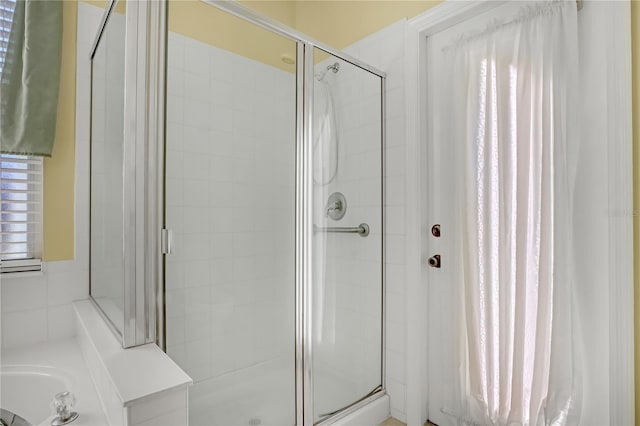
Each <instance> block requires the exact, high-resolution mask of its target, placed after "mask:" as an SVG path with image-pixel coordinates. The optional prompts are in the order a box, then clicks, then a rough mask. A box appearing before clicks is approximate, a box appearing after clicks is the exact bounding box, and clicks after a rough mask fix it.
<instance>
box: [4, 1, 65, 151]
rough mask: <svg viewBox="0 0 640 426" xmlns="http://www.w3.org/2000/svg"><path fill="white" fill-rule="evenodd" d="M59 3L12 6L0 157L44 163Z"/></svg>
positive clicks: (56, 78)
mask: <svg viewBox="0 0 640 426" xmlns="http://www.w3.org/2000/svg"><path fill="white" fill-rule="evenodd" d="M61 51H62V1H59V0H48V1H41V0H18V1H17V2H16V7H15V11H14V14H13V23H12V25H11V33H10V35H9V43H8V47H7V53H6V56H5V64H4V68H3V71H2V76H1V77H0V152H1V153H4V154H23V155H38V156H46V157H50V156H51V152H52V150H53V141H54V138H55V131H56V115H57V108H58V87H59V84H60V61H61Z"/></svg>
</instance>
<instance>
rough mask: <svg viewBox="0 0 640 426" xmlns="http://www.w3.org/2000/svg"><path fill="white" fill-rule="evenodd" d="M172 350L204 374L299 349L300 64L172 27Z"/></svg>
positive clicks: (191, 370) (198, 376) (197, 376)
mask: <svg viewBox="0 0 640 426" xmlns="http://www.w3.org/2000/svg"><path fill="white" fill-rule="evenodd" d="M167 78H168V80H167V91H168V99H167V148H166V149H167V150H166V175H167V176H166V179H167V182H166V214H167V218H166V221H167V227H168V228H170V229H172V230H173V232H174V236H175V248H174V252H173V254H171V255H169V256H167V266H166V273H167V275H166V283H165V285H166V315H167V318H166V339H167V352H168V354H169V355H170V356H171V357H172V358H173V359H174V360H175V361H176V362H178V364H180V365H181V366H182V367H183V368H184V369H185V370H186V372H187V373H188V374H189V375H190V376H191V377H192V378H193V379H194V381H195V382H201V381H203V380H206V379H209V378H214V377H217V376H220V375H222V374H225V373H229V372H232V371H235V370H240V369H243V368H246V367H249V366H252V365H255V364H258V363H260V362H265V361H268V360H273V359H275V358H278V357H279V356H281V355H282V356H284V357H288V359H292V358H291V357H292V354H293V335H294V334H293V333H294V328H293V320H294V314H293V312H294V311H293V309H294V300H293V297H294V293H293V290H294V285H293V278H294V275H293V265H294V263H293V262H294V227H293V226H291V224H292V223H294V213H295V211H294V206H295V204H294V200H295V199H294V195H295V194H294V191H295V187H294V177H295V176H294V173H295V150H294V148H295V74H293V73H288V72H285V71H282V70H279V69H275V68H273V67H270V66H267V65H264V64H262V63H260V62H256V61H253V60H250V59H247V58H245V57H242V56H239V55H235V54H232V53H229V52H227V51H224V50H221V49H218V48H216V47H213V46H211V45H208V44H205V43H201V42H199V41H196V40H193V39H190V38H187V37H184V36H181V35H178V34H175V33H172V32H170V33H169V52H168V77H167Z"/></svg>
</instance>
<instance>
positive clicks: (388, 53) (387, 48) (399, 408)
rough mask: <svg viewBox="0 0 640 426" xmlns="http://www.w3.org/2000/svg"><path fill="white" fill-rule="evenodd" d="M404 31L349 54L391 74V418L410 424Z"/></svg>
mask: <svg viewBox="0 0 640 426" xmlns="http://www.w3.org/2000/svg"><path fill="white" fill-rule="evenodd" d="M405 31H406V20H402V21H399V22H397V23H395V24H393V25H390V26H389V27H387V28H384V29H382V30H380V31H378V32H376V33H374V34H372V35H370V36H368V37H366V38H364V39H362V40H360V41H358V42H357V43H355V44H353V45H351V46H349V47H347V48H346V49H344V51H345V52H347V53H349V54H351V55H352V56H354V57H356V58H358V59H360V60H362V61H365V62H367V63H369V64H371V65H373V66H375V67H377V68H379V69H381V70H383V71H385V72H386V73H387V81H386V92H385V95H386V104H385V108H386V149H385V152H384V155H385V189H386V191H385V196H386V203H385V208H386V210H385V213H386V215H385V238H386V244H385V255H386V264H385V267H386V302H387V305H386V328H387V334H386V346H385V354H386V386H387V392H388V394H389V396H390V398H391V415H392V416H393V417H395V418H397V419H400V420H402V421H406V411H405V397H406V372H405V371H406V368H405V364H406V363H405V352H406V351H405V345H406V338H407V337H406V316H405V305H406V304H405V299H404V298H405V277H406V273H405V235H406V233H407V229H406V228H405V164H406V159H405V155H406V154H405V153H406V151H405V118H406V112H405V111H406V109H405V94H404V90H405V85H404V82H405V76H404V72H405V66H404V61H405Z"/></svg>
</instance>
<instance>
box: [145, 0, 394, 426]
mask: <svg viewBox="0 0 640 426" xmlns="http://www.w3.org/2000/svg"><path fill="white" fill-rule="evenodd" d="M202 1H203V2H205V3H208V4H209V5H210V6H212V7H215V8H217V9H220V10H222V11H224V12H227V13H229V14H231V15H234V16H236V17H238V18H240V19H242V20H244V21H247V22H249V23H252V24H254V25H257V26H258V27H261V28H264V29H266V30H268V31H271V32H273V33H275V34H278V35H280V36H282V37H284V38H287V39H289V40H292V41H295V42H296V52H297V58H296V59H297V61H296V153H295V156H296V165H295V169H296V170H295V187H296V195H295V199H296V201H295V218H296V219H295V248H296V250H295V298H294V300H295V302H296V306H295V382H296V384H295V386H296V390H295V393H296V402H295V407H296V408H295V411H296V412H295V416H296V425H300V426H302V425H305V426H307V425H308V426H311V425H314V413H313V406H314V400H313V354H312V351H311V348H312V343H313V342H312V340H313V335H312V330H313V329H312V308H313V300H312V284H313V280H312V250H311V247H312V239H313V217H312V208H313V205H312V201H313V196H312V195H313V191H312V190H313V178H312V172H313V170H312V167H313V162H312V161H313V155H312V148H311V147H312V146H313V143H312V122H313V121H312V120H313V111H312V108H313V97H312V95H313V87H314V84H313V78H314V49H319V50H321V51H323V52H325V53H328V54H330V55H332V56H334V57H336V58H338V59H340V60H343V61H345V62H347V63H350V64H352V65H354V66H356V67H358V68H360V69H362V70H363V71H367V72H369V73H371V74H374V75H376V76H377V77H379V78H380V97H381V98H380V102H381V108H380V117H381V130H380V131H381V135H380V141H381V142H380V150H381V164H380V168H381V173H380V191H381V192H380V195H381V196H380V213H381V220H380V226H381V228H380V235H381V243H380V245H381V247H380V249H381V250H380V253H381V259H380V262H381V267H380V274H381V276H380V280H381V290H380V291H381V292H382V306H381V311H382V312H381V323H380V330H381V346H380V352H381V366H380V367H381V370H380V383H381V385H382V388H381V389H380V390H379V391H378V392H376V393H374V394H373V395H370V396H368V397H366V398H363V399H361V400H358V401H355V402H354V403H352V404H351V405H349V406H347V407H345V408H343V409H342V410H341V411H340V412H338V413H336V414H335V415H333V416H331V417H329V418H327V419H325V420H323V421H321V422H318V423H317V425H328V424H331V423H333V422H335V421H337V420H339V419H341V418H343V417H345V416H347V415H349V414H351V413H353V412H355V411H357V410H358V409H360V408H361V407H363V406H365V405H367V404H369V403H371V402H373V401H374V400H377V399H378V398H381V397H383V396H385V395H386V383H385V378H386V374H385V345H386V327H385V319H386V301H385V291H386V278H385V258H386V256H385V249H384V242H385V234H384V230H385V226H384V221H385V212H384V205H385V198H386V197H385V188H384V176H385V173H384V170H385V160H384V152H385V151H384V150H385V146H386V136H385V133H386V129H385V126H386V123H385V117H386V114H385V85H386V73H385V72H383V71H381V70H379V69H377V68H375V67H372V66H371V65H369V64H367V63H364V62H362V61H360V60H358V59H356V58H353V57H351V56H350V55H347V54H345V53H343V52H340V51H338V50H336V49H333V48H332V47H330V46H327V45H325V44H323V43H321V42H318V41H316V40H314V39H312V38H310V37H307V36H306V35H304V34H302V33H300V32H298V31H296V30H294V29H291V28H289V27H287V26H285V25H283V24H282V23H280V22H278V21H276V20H273V19H270V18H268V17H265V16H263V15H261V14H259V13H257V12H255V11H253V10H252V9H250V8H248V7H245V6H243V5H241V4H240V3H237V2H235V1H216V0H202ZM159 4H161V5H162V6H158V7H156V8H153V9H152V10H151V16H150V18H151V19H149V24H148V25H149V26H150V27H149V35H150V37H149V43H150V49H149V52H151V53H152V55H150V57H149V58H148V59H149V61H150V66H149V68H150V69H153V68H154V67H156V66H157V70H158V71H157V72H156V73H155V75H152V76H151V79H150V80H151V81H150V83H149V86H150V87H152V90H150V92H151V93H150V96H149V98H148V99H147V105H148V106H149V111H150V113H149V115H150V116H151V117H153V119H152V120H151V121H150V122H149V127H148V128H149V131H150V134H151V135H150V136H154V137H155V138H154V140H155V141H156V144H157V145H156V147H157V148H156V149H155V150H154V151H153V154H155V155H154V156H155V158H150V159H149V163H148V164H149V166H150V169H151V172H152V174H153V176H155V179H153V178H152V179H151V182H157V183H158V185H157V187H151V188H149V191H148V193H149V194H153V195H152V196H150V197H149V198H148V200H147V202H148V203H149V205H155V206H158V210H157V211H158V212H161V215H162V217H160V218H158V219H159V224H161V225H162V226H164V216H165V214H164V204H165V203H164V198H165V194H164V184H163V179H164V178H163V176H164V173H163V172H164V146H165V140H164V139H165V131H164V121H165V114H166V112H165V109H166V102H165V100H166V81H165V77H166V60H165V59H166V50H167V41H166V35H167V32H168V22H167V21H168V13H167V7H168V2H160V3H159ZM153 52H156V53H155V54H153ZM153 93H155V96H153ZM152 96H153V98H152ZM151 142H152V143H150V144H149V145H150V146H151V145H153V140H151ZM156 229H157V228H156ZM149 234H150V235H152V236H153V235H156V236H157V233H154V232H150V233H149ZM149 238H150V237H149ZM169 238H170V236H169V235H168V234H167V233H166V232H165V230H164V228H163V233H162V237H161V238H157V237H156V238H155V240H153V241H148V242H149V244H150V246H152V247H155V248H156V250H155V252H156V253H157V257H156V259H157V263H154V262H151V263H150V264H148V265H147V267H150V269H151V270H153V271H156V273H157V274H158V276H159V277H163V276H164V255H165V254H168V253H170V251H171V248H170V243H169V241H167V239H169ZM157 282H158V288H157V291H156V294H155V297H151V298H149V299H148V300H149V303H150V304H155V310H156V312H157V317H158V320H157V323H156V329H157V342H158V345H159V346H160V347H161V348H162V349H163V350H166V339H165V312H164V279H158V281H157Z"/></svg>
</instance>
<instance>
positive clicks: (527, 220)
mask: <svg viewBox="0 0 640 426" xmlns="http://www.w3.org/2000/svg"><path fill="white" fill-rule="evenodd" d="M577 32H578V29H577V11H576V3H575V1H554V2H545V3H541V2H531V3H527V4H525V5H524V6H523V8H522V10H521V13H520V15H519V16H517V17H514V19H513V20H510V21H508V22H492V23H491V24H490V25H489V26H488V27H487V29H486V30H485V31H482V32H480V33H474V34H467V35H465V34H463V35H460V37H459V38H458V39H457V40H456V41H455V42H454V43H453V44H452V45H451V46H449V47H447V48H445V51H444V58H446V59H445V60H446V61H447V64H446V66H447V67H448V68H447V69H449V70H451V73H450V80H449V81H448V82H447V83H446V84H448V86H447V89H445V90H447V91H448V92H449V93H450V94H451V98H450V99H449V100H448V101H447V103H445V105H443V108H445V109H446V110H447V113H446V114H445V117H451V120H450V121H449V123H448V127H447V128H448V129H449V134H450V135H451V137H452V139H451V140H452V142H453V143H454V144H455V147H454V149H455V150H456V158H459V159H462V158H464V161H460V163H459V164H457V165H456V167H458V168H459V173H458V174H457V176H459V181H458V182H456V185H457V191H456V192H455V193H457V194H459V196H458V198H457V200H456V203H457V206H458V207H459V208H457V209H456V211H458V212H459V216H458V217H457V218H456V220H457V221H458V225H459V226H458V229H459V236H458V238H459V243H460V244H458V246H459V247H460V248H461V249H460V252H459V253H457V256H458V258H459V260H460V262H461V264H462V265H463V267H462V268H460V270H459V271H458V272H457V273H458V276H457V277H456V280H455V281H456V282H457V283H460V287H459V298H458V299H459V303H460V305H461V306H460V308H461V309H460V312H463V313H464V314H463V315H462V316H461V320H460V324H459V329H460V331H461V336H462V338H461V339H460V351H459V353H460V362H459V365H460V380H459V390H460V395H459V398H458V399H459V401H460V406H459V407H457V409H455V412H456V413H455V417H456V418H457V419H458V422H459V424H491V425H542V424H554V425H556V424H557V425H563V424H578V419H577V417H576V416H578V413H579V412H580V410H579V400H580V398H579V395H578V394H579V392H578V391H579V389H580V386H579V383H578V379H579V374H578V371H579V369H578V368H576V366H577V362H576V356H575V353H576V350H575V349H576V344H575V339H576V336H578V334H579V333H578V330H577V329H576V327H575V324H576V321H575V319H574V317H575V309H574V304H573V294H574V293H573V292H574V285H575V282H574V279H573V277H574V274H573V272H572V271H573V266H572V265H573V264H574V262H573V259H572V253H571V249H570V247H571V227H570V226H569V224H570V218H571V215H572V211H571V196H572V187H573V182H572V178H571V177H572V176H573V175H574V172H573V169H574V167H573V166H572V165H571V163H570V161H568V158H567V156H566V152H567V149H568V147H569V146H570V145H571V144H576V143H578V140H579V137H578V135H577V128H578V126H577V125H576V117H575V115H576V113H577V108H578V107H579V103H578V94H577V93H576V87H577V84H576V82H577V79H578V76H579V69H578V58H577V54H578V42H577Z"/></svg>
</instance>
